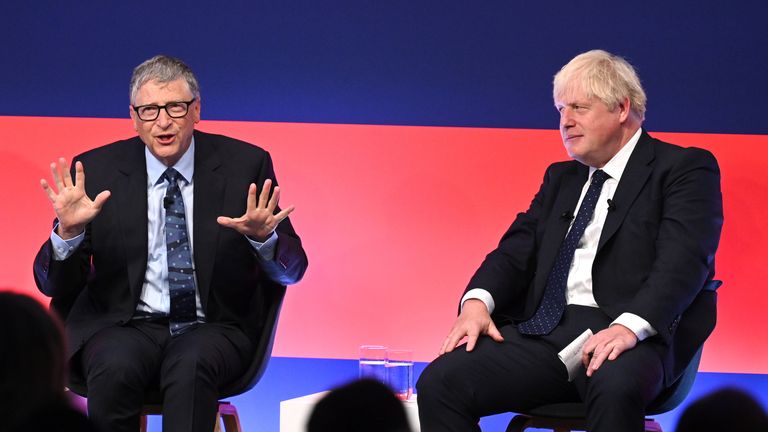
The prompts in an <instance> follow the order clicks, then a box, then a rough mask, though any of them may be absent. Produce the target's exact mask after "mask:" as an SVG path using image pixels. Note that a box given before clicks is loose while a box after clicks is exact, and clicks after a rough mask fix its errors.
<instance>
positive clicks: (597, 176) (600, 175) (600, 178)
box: [592, 170, 611, 186]
mask: <svg viewBox="0 0 768 432" xmlns="http://www.w3.org/2000/svg"><path fill="white" fill-rule="evenodd" d="M610 177H611V176H609V175H608V174H606V173H605V171H603V170H597V171H595V172H594V173H592V184H593V185H595V186H602V185H603V183H605V181H606V180H608V179H609V178H610Z"/></svg>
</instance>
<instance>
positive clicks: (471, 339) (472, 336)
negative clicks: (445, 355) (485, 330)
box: [467, 331, 480, 352]
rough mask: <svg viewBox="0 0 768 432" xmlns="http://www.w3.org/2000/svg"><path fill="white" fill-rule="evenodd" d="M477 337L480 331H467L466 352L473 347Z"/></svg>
mask: <svg viewBox="0 0 768 432" xmlns="http://www.w3.org/2000/svg"><path fill="white" fill-rule="evenodd" d="M478 337H480V332H476V331H470V332H467V352H470V351H472V350H473V349H475V344H477V338H478Z"/></svg>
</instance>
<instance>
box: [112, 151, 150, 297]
mask: <svg viewBox="0 0 768 432" xmlns="http://www.w3.org/2000/svg"><path fill="white" fill-rule="evenodd" d="M135 141H136V143H135V145H131V146H129V147H128V151H127V152H126V153H125V154H124V155H123V157H121V158H120V160H119V161H118V168H117V175H118V177H120V178H119V179H118V181H116V182H115V184H114V191H113V194H114V198H115V199H116V200H117V201H118V204H119V206H118V208H119V209H120V210H119V212H118V218H119V221H120V222H119V226H120V227H121V230H122V235H123V245H124V246H125V247H126V251H125V255H126V257H127V263H126V268H127V270H128V284H129V286H130V289H131V293H132V294H133V298H134V299H138V298H139V295H141V287H142V284H143V283H144V277H145V275H146V272H147V250H148V249H149V246H148V243H147V241H148V240H147V164H146V160H145V156H144V144H143V143H142V142H141V141H140V140H139V138H138V137H137V138H135ZM133 249H136V250H133Z"/></svg>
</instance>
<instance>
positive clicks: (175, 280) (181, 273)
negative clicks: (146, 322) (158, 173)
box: [163, 168, 197, 336]
mask: <svg viewBox="0 0 768 432" xmlns="http://www.w3.org/2000/svg"><path fill="white" fill-rule="evenodd" d="M163 177H164V178H165V180H167V181H168V183H169V184H168V188H167V189H166V191H165V199H164V204H165V207H166V209H165V247H166V249H167V256H168V287H169V290H170V295H171V313H170V315H169V317H168V320H169V323H170V330H171V335H173V336H178V335H180V334H181V333H183V332H184V331H186V330H188V329H190V328H191V326H192V324H194V323H195V322H196V321H197V307H196V305H195V275H194V270H193V268H192V254H191V253H190V250H189V235H188V234H187V217H186V214H185V213H184V199H183V198H182V196H181V189H179V184H178V181H179V180H180V179H183V177H182V176H181V174H179V172H178V171H176V170H175V169H173V168H168V169H167V170H165V173H163Z"/></svg>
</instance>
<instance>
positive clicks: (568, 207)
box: [535, 162, 589, 296]
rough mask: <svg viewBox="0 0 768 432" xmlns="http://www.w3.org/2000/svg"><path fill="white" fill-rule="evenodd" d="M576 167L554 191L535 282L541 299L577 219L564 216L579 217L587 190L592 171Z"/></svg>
mask: <svg viewBox="0 0 768 432" xmlns="http://www.w3.org/2000/svg"><path fill="white" fill-rule="evenodd" d="M572 166H573V169H571V170H569V171H568V172H567V173H565V174H563V175H562V178H561V180H560V182H559V183H558V184H559V186H558V190H555V191H554V193H556V194H557V196H556V197H555V201H554V204H553V205H552V212H551V214H550V215H549V219H548V220H547V225H546V228H545V229H544V237H543V238H542V240H541V250H540V252H539V264H538V269H537V271H536V282H535V289H536V293H535V295H537V296H538V295H539V294H540V293H543V292H544V287H545V285H546V283H547V277H548V276H549V272H550V269H551V268H552V265H553V263H554V261H555V257H556V256H557V251H558V250H559V249H560V244H562V242H563V239H565V234H566V233H567V232H568V227H569V226H570V224H571V221H572V220H573V219H572V218H568V217H563V213H566V214H567V215H571V216H572V217H573V216H575V215H576V211H577V209H576V204H577V203H578V202H579V197H580V196H581V189H582V188H583V187H584V183H586V181H587V177H588V174H589V168H588V167H587V166H585V165H582V164H581V163H578V162H574V163H573V165H572Z"/></svg>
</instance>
